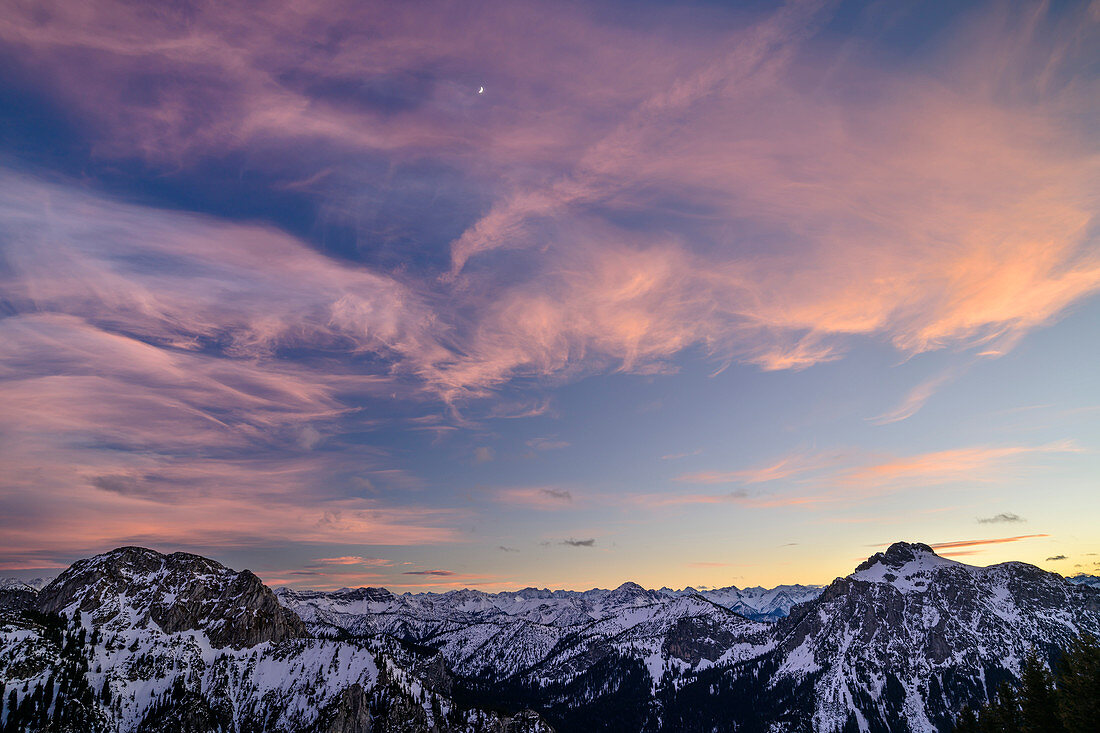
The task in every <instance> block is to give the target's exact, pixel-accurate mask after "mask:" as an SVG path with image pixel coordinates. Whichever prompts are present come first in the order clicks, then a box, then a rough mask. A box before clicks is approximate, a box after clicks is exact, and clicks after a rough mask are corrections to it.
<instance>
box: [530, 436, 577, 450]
mask: <svg viewBox="0 0 1100 733" xmlns="http://www.w3.org/2000/svg"><path fill="white" fill-rule="evenodd" d="M527 447H528V448H531V449H533V450H559V449H561V448H568V447H569V441H567V440H557V439H555V438H531V439H530V440H528V441H527Z"/></svg>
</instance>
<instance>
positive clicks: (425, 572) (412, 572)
mask: <svg viewBox="0 0 1100 733" xmlns="http://www.w3.org/2000/svg"><path fill="white" fill-rule="evenodd" d="M455 574H456V573H452V572H451V571H450V570H406V571H405V575H435V576H438V577H441V578H445V577H447V576H450V575H455Z"/></svg>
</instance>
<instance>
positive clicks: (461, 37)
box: [0, 0, 1100, 592]
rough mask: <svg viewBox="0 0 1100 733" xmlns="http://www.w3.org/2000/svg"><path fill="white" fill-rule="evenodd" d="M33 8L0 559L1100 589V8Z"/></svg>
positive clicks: (6, 6) (0, 162)
mask: <svg viewBox="0 0 1100 733" xmlns="http://www.w3.org/2000/svg"><path fill="white" fill-rule="evenodd" d="M0 9H2V11H0V110H2V114H0V572H2V573H3V574H6V575H17V576H23V577H28V576H33V575H43V574H50V573H56V572H58V571H59V570H60V569H61V568H64V567H66V566H67V565H68V564H69V563H71V562H72V561H73V560H75V559H78V558H80V557H85V556H88V555H91V554H96V553H99V552H103V551H106V550H108V549H111V548H113V547H116V546H121V545H132V544H137V545H142V546H147V547H152V548H154V549H158V550H161V551H166V552H167V551H186V552H195V553H200V554H203V555H207V556H210V557H213V558H215V559H218V560H220V561H222V562H225V563H226V564H228V565H230V566H231V567H237V568H242V567H247V568H250V569H252V570H254V571H255V572H256V573H257V574H258V575H260V577H261V578H263V579H264V580H265V581H266V582H268V583H269V584H272V585H293V586H298V587H316V588H338V587H342V586H360V585H374V586H385V587H388V588H391V589H394V590H398V591H406V590H408V591H414V592H415V591H423V590H437V591H444V590H449V589H453V588H463V587H470V588H479V589H482V590H486V591H495V590H501V589H515V588H522V587H525V586H538V587H551V588H575V589H584V588H591V587H615V586H617V585H619V584H620V583H622V582H624V581H628V580H630V581H634V582H638V583H641V584H643V585H646V586H648V587H661V586H670V587H675V588H681V587H684V586H689V585H690V586H693V587H696V588H701V587H720V586H726V585H731V584H733V585H738V586H747V585H757V584H760V585H766V586H771V585H776V584H779V583H828V582H829V581H831V580H832V579H833V578H834V577H836V576H839V575H845V574H847V573H849V572H851V570H852V568H853V567H854V566H855V565H856V564H857V563H858V562H859V561H860V560H862V559H863V558H865V557H867V556H868V555H870V554H872V553H874V552H876V551H878V550H880V549H882V548H884V547H885V546H887V545H888V544H890V543H891V542H894V541H898V540H907V541H921V542H926V543H929V544H932V545H933V546H934V547H936V548H937V549H938V550H939V551H940V552H941V553H942V554H945V555H947V556H950V557H954V558H956V559H959V560H962V561H965V562H970V563H974V564H979V565H987V564H991V563H995V562H1002V561H1006V560H1023V561H1026V562H1032V563H1035V564H1037V565H1039V566H1041V567H1043V568H1046V569H1049V570H1054V571H1057V572H1060V573H1063V574H1066V575H1070V574H1073V573H1077V572H1090V573H1096V572H1098V571H1100V522H1097V519H1096V517H1097V516H1098V515H1100V490H1098V489H1100V485H1098V483H1100V452H1098V451H1100V369H1098V368H1097V364H1100V338H1098V336H1100V297H1098V293H1100V237H1098V235H1100V222H1098V220H1097V212H1098V210H1100V2H1097V1H1093V2H1091V3H1090V2H1049V3H1039V2H1005V3H978V2H976V3H926V2H906V1H904V0H900V1H898V0H889V1H884V2H870V3H867V2H848V1H840V2H836V1H834V2H825V1H820V2H819V1H816V0H812V1H808V2H800V1H795V2H789V3H778V2H763V1H762V0H749V1H747V2H738V3H722V2H704V1H702V0H698V1H695V2H677V3H662V2H656V0H641V1H640V2H639V1H630V2H627V1H625V0H594V1H592V2H555V3H549V2H533V1H529V0H488V1H485V2H481V1H470V2H437V1H436V0H413V1H412V2H403V3H389V2H370V1H369V0H368V1H360V2H352V1H350V0H348V1H344V0H316V1H313V2H308V3H307V2H301V0H297V1H294V0H274V1H271V2H266V1H263V0H261V1H260V2H248V3H244V2H205V1H203V2H190V1H188V0H179V1H175V2H170V3H133V2H126V1H123V0H118V1H115V0H89V1H88V2H81V3H74V2H66V1H64V0H60V1H56V0H0Z"/></svg>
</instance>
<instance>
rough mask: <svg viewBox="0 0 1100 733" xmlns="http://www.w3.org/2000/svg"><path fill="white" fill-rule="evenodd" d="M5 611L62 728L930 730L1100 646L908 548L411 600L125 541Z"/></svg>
mask: <svg viewBox="0 0 1100 733" xmlns="http://www.w3.org/2000/svg"><path fill="white" fill-rule="evenodd" d="M750 615H751V618H749V617H747V616H750ZM0 621H2V627H0V681H2V682H3V683H4V687H5V689H6V690H7V692H5V693H4V699H5V706H4V713H3V714H4V720H5V722H7V721H8V720H9V717H10V715H11V714H12V706H11V705H10V704H8V702H7V699H8V696H9V693H14V700H15V704H16V707H17V708H18V709H19V710H21V711H22V713H17V715H18V714H24V715H32V714H33V712H34V711H31V712H28V709H29V708H30V707H33V706H31V705H30V701H31V700H32V698H33V697H34V692H35V689H36V686H39V685H41V686H42V688H43V689H44V690H48V691H49V695H50V696H52V697H51V703H53V704H56V700H57V698H58V697H59V696H60V695H61V692H59V691H57V690H58V687H59V686H60V685H62V684H63V689H65V690H67V692H66V693H65V694H66V695H68V696H69V697H71V698H72V701H70V702H67V703H66V706H67V707H65V711H66V712H65V716H67V717H66V718H65V719H66V720H69V721H70V726H69V727H68V728H65V727H64V726H61V727H58V726H56V725H55V726H54V728H52V729H54V730H104V731H119V732H122V731H127V732H128V731H145V730H171V729H182V728H181V726H185V725H190V726H191V728H190V729H191V730H219V729H221V730H235V731H245V730H272V731H299V730H301V731H317V732H318V733H321V732H323V731H325V732H331V733H336V732H337V731H340V732H341V733H354V732H355V731H391V730H392V731H397V730H407V731H419V730H424V731H429V730H435V731H452V730H453V731H499V732H500V733H518V732H519V731H549V730H550V729H551V728H550V726H553V728H554V729H555V730H558V731H562V732H564V731H595V730H606V731H680V730H716V729H720V730H728V729H731V728H736V730H738V731H777V732H778V731H820V732H822V733H828V732H831V731H841V730H861V731H919V732H921V733H924V732H931V731H945V730H948V729H949V726H950V722H951V719H952V718H953V716H954V714H955V713H956V712H957V711H958V710H959V709H960V708H961V707H962V706H963V705H964V704H971V705H973V704H975V703H978V702H980V701H982V700H983V699H984V698H985V697H986V696H987V695H988V694H989V691H990V690H991V689H993V688H994V687H995V686H996V685H997V684H999V682H1000V681H1002V680H1005V679H1011V678H1013V677H1014V676H1015V675H1017V674H1018V672H1019V669H1020V662H1021V661H1022V659H1023V658H1024V657H1025V655H1026V654H1027V653H1028V652H1029V650H1031V649H1032V648H1035V649H1038V650H1039V651H1040V652H1041V653H1043V654H1047V655H1050V656H1052V657H1053V656H1054V655H1056V652H1057V649H1058V648H1059V647H1063V646H1064V645H1065V644H1066V643H1067V642H1068V641H1069V640H1070V639H1072V638H1073V637H1074V636H1076V635H1078V634H1080V633H1084V632H1088V633H1092V634H1100V590H1098V589H1097V588H1095V587H1092V586H1091V585H1090V584H1089V583H1088V582H1085V581H1083V580H1082V579H1080V578H1074V579H1071V580H1070V581H1067V579H1065V578H1062V577H1061V576H1059V575H1056V574H1053V573H1047V572H1044V571H1042V570H1040V569H1038V568H1036V567H1033V566H1030V565H1026V564H1023V563H1004V564H1001V565H995V566H991V567H988V568H979V567H973V566H969V565H965V564H963V563H959V562H955V561H953V560H949V559H946V558H941V557H939V556H937V555H936V554H935V552H933V551H932V549H931V548H929V547H928V546H926V545H921V544H906V543H898V544H895V545H892V546H891V547H890V548H889V549H888V550H886V551H885V552H882V553H878V554H877V555H875V556H873V557H871V558H869V559H868V560H867V561H866V562H864V563H863V564H861V565H860V566H859V567H858V568H856V570H855V572H853V573H852V574H851V575H849V576H847V577H845V578H838V579H837V580H835V581H834V582H833V583H832V584H830V585H829V586H827V587H824V588H821V587H812V586H780V587H779V588H774V589H761V588H752V589H737V588H732V587H731V588H724V589H718V590H708V591H702V592H700V591H696V590H693V589H690V588H688V589H685V590H681V591H674V590H670V589H667V588H663V589H660V590H647V589H645V588H642V587H641V586H639V585H636V584H634V583H625V584H623V585H622V586H620V587H618V588H616V589H613V590H591V591H583V592H576V591H549V590H539V589H534V588H528V589H524V590H521V591H515V592H506V593H496V594H488V593H482V592H479V591H470V590H463V591H453V592H450V593H443V594H432V593H424V594H404V595H395V594H393V593H390V592H389V591H387V590H385V589H381V588H357V589H343V590H340V591H335V592H317V591H293V590H289V589H279V590H278V591H277V592H272V591H271V590H269V589H268V588H267V587H266V586H264V585H263V583H262V582H260V580H259V579H258V578H257V577H256V576H255V575H253V574H252V573H250V572H248V571H241V572H237V571H233V570H230V569H228V568H225V567H224V566H222V565H220V564H218V563H216V562H214V561H212V560H208V559H206V558H202V557H199V556H196V555H188V554H184V553H176V554H173V555H162V554H159V553H156V552H153V551H151V550H145V549H142V548H120V549H118V550H115V551H113V552H110V553H107V554H105V555H100V556H97V557H94V558H89V559H87V560H82V561H79V562H77V563H75V564H74V565H73V566H72V567H71V568H69V569H68V570H67V571H66V572H65V573H63V574H62V575H60V576H59V577H58V578H56V579H55V580H53V581H52V582H50V583H49V584H48V585H46V586H45V587H44V588H42V589H41V590H38V589H35V588H34V587H31V586H28V585H25V584H21V583H4V584H2V587H0ZM58 670H62V671H63V672H64V673H63V674H61V676H57V675H58V674H59V673H58ZM51 675H53V676H57V680H54V681H53V682H50V683H47V680H48V679H49V678H50V677H51ZM74 675H75V678H79V681H78V682H73V681H72V680H73V679H74ZM62 677H64V680H63V683H59V684H58V685H55V684H54V682H57V681H58V680H62ZM45 696H46V692H39V697H40V698H41V697H45ZM42 707H43V709H44V708H45V707H48V706H46V705H43V706H42ZM58 709H60V708H58ZM51 710H52V708H51ZM38 714H39V716H40V717H41V715H48V714H49V711H45V712H43V711H39V713H38ZM74 716H75V717H74ZM59 720H60V718H59ZM72 720H78V721H79V724H73V723H71V721H72ZM24 727H26V726H24ZM27 729H30V730H33V729H34V728H33V726H32V727H29V728H27Z"/></svg>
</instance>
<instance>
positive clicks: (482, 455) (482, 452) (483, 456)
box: [474, 445, 496, 463]
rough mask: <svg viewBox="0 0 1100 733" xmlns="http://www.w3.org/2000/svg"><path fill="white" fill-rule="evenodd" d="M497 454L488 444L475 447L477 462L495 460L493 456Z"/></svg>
mask: <svg viewBox="0 0 1100 733" xmlns="http://www.w3.org/2000/svg"><path fill="white" fill-rule="evenodd" d="M495 455H496V453H494V452H493V449H492V448H490V447H488V446H485V445H480V446H478V447H477V448H474V462H475V463H488V462H489V461H491V460H493V457H494V456H495Z"/></svg>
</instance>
